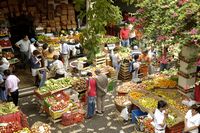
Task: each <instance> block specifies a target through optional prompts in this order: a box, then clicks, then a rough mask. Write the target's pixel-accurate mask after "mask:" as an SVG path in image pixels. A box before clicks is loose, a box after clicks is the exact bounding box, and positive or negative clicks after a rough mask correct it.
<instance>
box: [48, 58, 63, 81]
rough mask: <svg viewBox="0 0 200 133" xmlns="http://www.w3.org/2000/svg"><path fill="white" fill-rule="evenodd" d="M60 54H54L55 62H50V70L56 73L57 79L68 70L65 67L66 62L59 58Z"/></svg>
mask: <svg viewBox="0 0 200 133" xmlns="http://www.w3.org/2000/svg"><path fill="white" fill-rule="evenodd" d="M58 58H59V56H58V55H54V56H53V63H52V64H50V71H51V72H52V71H53V72H54V73H55V77H54V78H55V79H58V78H62V77H64V76H65V74H66V71H65V68H64V64H63V63H62V61H61V60H59V59H58Z"/></svg>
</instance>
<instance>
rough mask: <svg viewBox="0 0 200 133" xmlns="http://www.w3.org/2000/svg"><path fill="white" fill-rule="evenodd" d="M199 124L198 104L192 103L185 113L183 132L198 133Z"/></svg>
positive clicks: (199, 112)
mask: <svg viewBox="0 0 200 133" xmlns="http://www.w3.org/2000/svg"><path fill="white" fill-rule="evenodd" d="M199 126H200V106H199V107H198V106H197V105H193V106H192V107H191V109H190V110H189V111H188V112H187V113H186V115H185V128H184V132H187V133H199V130H198V127H199Z"/></svg>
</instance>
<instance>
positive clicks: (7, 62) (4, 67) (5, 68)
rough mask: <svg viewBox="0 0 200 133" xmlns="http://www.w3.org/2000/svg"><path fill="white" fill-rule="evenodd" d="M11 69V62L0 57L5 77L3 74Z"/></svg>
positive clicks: (0, 71) (1, 69)
mask: <svg viewBox="0 0 200 133" xmlns="http://www.w3.org/2000/svg"><path fill="white" fill-rule="evenodd" d="M9 67H10V63H9V61H8V60H7V59H6V58H4V57H0V73H1V74H2V75H3V72H4V71H5V70H7V69H9Z"/></svg>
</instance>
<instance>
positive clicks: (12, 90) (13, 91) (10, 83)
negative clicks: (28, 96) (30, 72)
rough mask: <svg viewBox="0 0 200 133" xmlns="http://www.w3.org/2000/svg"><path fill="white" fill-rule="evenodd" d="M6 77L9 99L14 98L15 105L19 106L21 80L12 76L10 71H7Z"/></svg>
mask: <svg viewBox="0 0 200 133" xmlns="http://www.w3.org/2000/svg"><path fill="white" fill-rule="evenodd" d="M4 75H5V77H6V81H5V87H6V92H7V94H8V97H12V100H13V103H14V104H15V105H16V106H17V104H18V97H19V92H18V89H19V86H18V84H19V82H20V80H19V78H18V77H16V76H15V75H13V74H11V72H10V70H5V71H4Z"/></svg>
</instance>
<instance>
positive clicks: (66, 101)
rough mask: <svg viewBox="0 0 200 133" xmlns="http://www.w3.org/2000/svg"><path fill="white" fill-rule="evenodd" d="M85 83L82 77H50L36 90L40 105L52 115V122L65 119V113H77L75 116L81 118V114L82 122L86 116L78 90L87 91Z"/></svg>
mask: <svg viewBox="0 0 200 133" xmlns="http://www.w3.org/2000/svg"><path fill="white" fill-rule="evenodd" d="M85 85H86V84H85V80H84V79H80V78H70V77H69V78H60V79H57V80H54V79H50V80H47V81H46V82H45V85H44V86H43V87H40V88H38V89H37V90H35V94H36V96H37V98H38V102H39V105H40V106H41V108H42V109H43V110H44V111H45V112H46V113H47V114H48V115H49V116H50V120H51V121H52V122H54V123H56V122H59V121H61V120H62V121H63V119H65V117H64V118H62V116H63V115H64V114H65V113H68V115H69V114H71V115H74V114H75V113H76V115H74V117H77V115H78V116H79V118H80V115H81V116H82V117H81V118H80V119H81V120H79V122H80V121H82V119H83V118H84V117H83V116H84V111H83V108H82V105H81V103H80V102H79V93H78V92H82V91H85V88H86V87H85ZM72 88H74V89H72ZM77 91H78V92H77ZM80 112H81V113H80ZM64 121H65V120H64ZM71 124H73V123H71Z"/></svg>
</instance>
